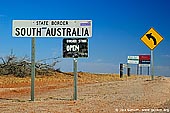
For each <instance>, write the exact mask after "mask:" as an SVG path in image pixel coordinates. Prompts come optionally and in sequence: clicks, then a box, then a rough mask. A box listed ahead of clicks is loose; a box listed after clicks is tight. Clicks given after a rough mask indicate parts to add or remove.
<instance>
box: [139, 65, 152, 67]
mask: <svg viewBox="0 0 170 113" xmlns="http://www.w3.org/2000/svg"><path fill="white" fill-rule="evenodd" d="M139 67H150V64H139Z"/></svg>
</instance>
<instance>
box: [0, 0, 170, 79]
mask: <svg viewBox="0 0 170 113" xmlns="http://www.w3.org/2000/svg"><path fill="white" fill-rule="evenodd" d="M30 19H31V20H34V19H36V20H45V19H48V20H60V19H63V20H75V19H76V20H92V21H93V28H92V29H93V37H91V38H89V58H84V59H82V58H81V59H79V60H78V70H79V71H86V72H95V73H119V64H120V63H126V62H127V56H129V55H139V54H150V50H149V49H148V47H146V46H145V45H144V44H143V42H141V40H140V38H141V37H142V36H143V35H144V34H145V33H146V32H147V31H148V30H149V29H150V28H151V27H154V28H155V29H156V30H157V31H158V32H159V33H160V34H161V35H162V36H163V37H164V40H163V41H162V42H161V43H160V44H159V45H158V46H157V47H156V48H155V49H154V65H155V74H156V75H165V76H170V31H169V30H170V1H169V0H47V1H44V0H12V1H8V0H4V1H1V4H0V56H6V55H7V54H9V53H10V50H11V49H13V51H14V53H15V54H16V55H17V56H24V55H28V56H31V39H30V38H13V37H12V20H30ZM61 55H62V38H37V39H36V59H37V60H38V59H44V58H48V57H55V56H61ZM60 60H61V62H60V63H59V64H58V66H57V67H60V68H61V70H62V71H72V69H73V68H72V59H63V58H60ZM132 71H135V69H133V68H132Z"/></svg>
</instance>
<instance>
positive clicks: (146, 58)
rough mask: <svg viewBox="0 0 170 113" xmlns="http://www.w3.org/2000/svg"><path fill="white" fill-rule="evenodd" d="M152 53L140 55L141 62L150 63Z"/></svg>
mask: <svg viewBox="0 0 170 113" xmlns="http://www.w3.org/2000/svg"><path fill="white" fill-rule="evenodd" d="M150 62H151V55H139V64H148V65H150Z"/></svg>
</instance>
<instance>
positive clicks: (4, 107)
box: [0, 72, 170, 113]
mask: <svg viewBox="0 0 170 113" xmlns="http://www.w3.org/2000/svg"><path fill="white" fill-rule="evenodd" d="M78 80H79V81H78V100H77V101H74V100H73V75H72V73H56V74H55V75H53V76H37V77H36V81H35V101H34V102H32V101H30V78H29V77H26V78H16V77H11V76H6V77H4V76H0V112H1V113H12V112H13V113H14V112H15V113H118V112H121V113H168V112H170V79H169V78H165V77H155V80H153V81H151V80H150V77H149V76H131V77H124V78H121V79H120V78H119V75H115V74H90V73H82V72H81V73H79V78H78Z"/></svg>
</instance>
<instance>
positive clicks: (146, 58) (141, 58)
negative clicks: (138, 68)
mask: <svg viewBox="0 0 170 113" xmlns="http://www.w3.org/2000/svg"><path fill="white" fill-rule="evenodd" d="M139 60H151V55H139Z"/></svg>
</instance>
